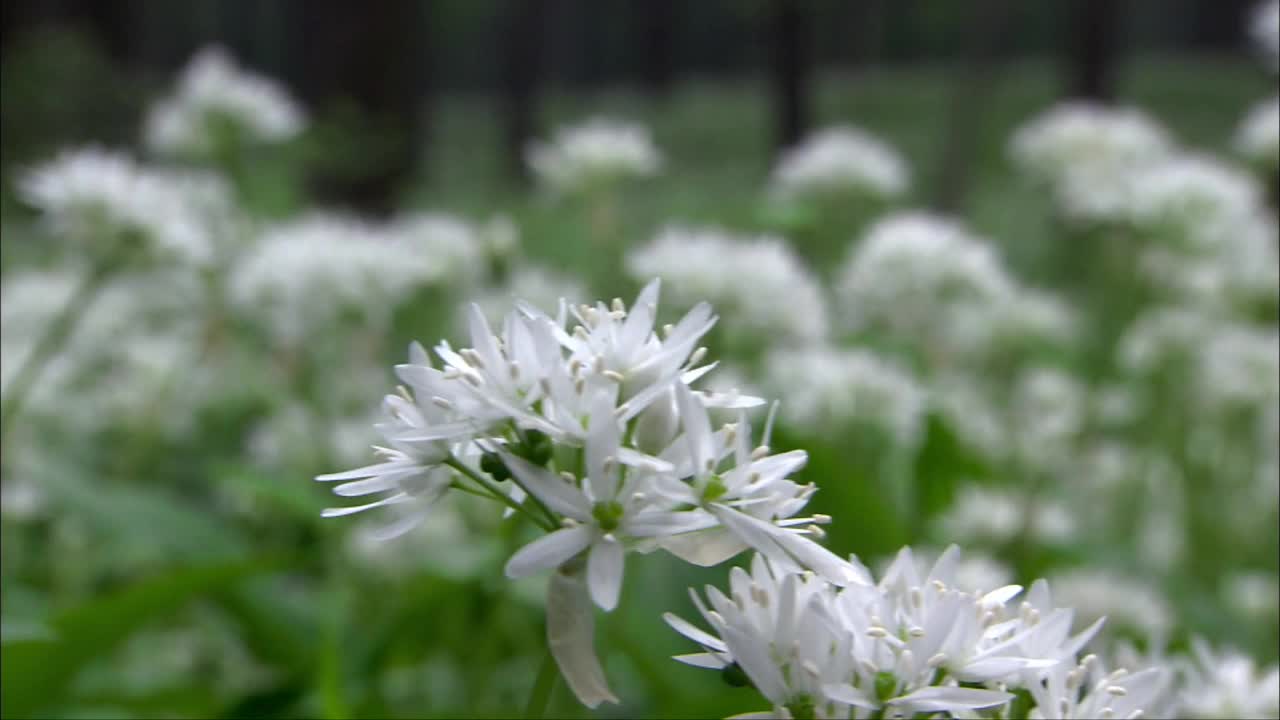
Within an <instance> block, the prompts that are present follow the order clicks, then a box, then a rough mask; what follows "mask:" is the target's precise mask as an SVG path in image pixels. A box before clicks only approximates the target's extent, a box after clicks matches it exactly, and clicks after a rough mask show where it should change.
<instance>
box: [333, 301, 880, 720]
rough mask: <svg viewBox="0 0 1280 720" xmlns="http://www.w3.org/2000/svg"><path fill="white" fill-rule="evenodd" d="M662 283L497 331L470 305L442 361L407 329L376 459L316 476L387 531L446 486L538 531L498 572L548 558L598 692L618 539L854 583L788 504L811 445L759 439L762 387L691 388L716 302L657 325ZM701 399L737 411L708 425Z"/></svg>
mask: <svg viewBox="0 0 1280 720" xmlns="http://www.w3.org/2000/svg"><path fill="white" fill-rule="evenodd" d="M658 291H659V284H658V281H656V280H655V281H653V282H651V283H650V284H648V285H647V286H646V287H645V288H644V289H643V290H642V291H641V293H640V295H639V296H638V297H637V299H636V301H635V303H634V304H633V305H632V306H631V307H630V308H628V307H627V306H626V305H625V304H624V303H623V302H622V301H621V300H615V301H614V302H613V303H612V304H611V305H606V304H605V303H597V304H596V305H594V306H591V305H581V306H575V307H572V308H570V307H569V306H568V305H567V304H566V303H564V302H563V301H561V304H560V307H559V310H558V311H557V313H556V314H555V316H554V317H553V316H551V315H548V314H546V313H544V312H542V311H540V310H538V309H536V308H534V307H532V306H530V305H528V304H524V303H521V304H519V305H518V306H517V309H516V310H515V311H514V312H512V313H510V314H508V315H507V317H506V318H505V319H504V320H503V321H502V322H501V323H500V324H499V325H498V326H497V327H496V328H494V327H491V326H490V325H489V322H488V321H487V320H486V319H485V317H484V315H483V313H482V312H481V311H480V309H479V308H478V307H474V306H473V308H472V311H471V313H470V317H469V322H468V325H469V331H470V344H471V347H467V348H461V349H456V350H455V349H454V348H453V346H451V345H450V344H449V343H448V342H441V343H440V344H439V345H438V346H437V347H436V348H435V353H436V355H437V356H438V357H439V359H440V360H441V361H442V363H443V369H437V368H436V367H435V366H433V363H432V361H431V358H430V357H429V355H428V354H427V351H426V350H425V349H424V348H423V347H422V346H420V345H417V344H414V345H413V346H412V347H411V349H410V358H409V362H408V363H406V364H403V365H399V366H397V367H396V372H397V375H398V376H399V377H400V379H401V380H402V381H403V382H404V383H405V385H404V386H401V387H400V388H399V389H398V391H397V393H396V394H392V395H388V396H387V397H386V399H385V400H384V405H383V408H384V415H385V419H384V421H383V422H382V423H380V424H378V425H377V426H376V429H377V430H378V432H379V433H380V434H381V435H382V437H383V438H384V442H383V443H382V444H381V445H379V446H375V447H376V449H377V453H378V455H379V458H380V460H379V462H377V463H375V464H372V465H368V466H365V467H362V468H357V469H354V470H348V471H345V472H339V473H332V474H329V475H322V476H320V477H318V478H317V479H318V480H321V481H325V482H335V483H337V485H336V486H335V488H334V492H335V493H336V494H337V495H339V496H342V497H352V498H362V499H364V500H368V499H369V498H370V497H372V498H374V499H373V500H372V501H370V502H364V503H363V504H359V505H354V506H349V507H339V508H333V509H330V510H326V511H325V513H324V514H325V515H326V516H330V517H332V516H338V515H348V514H352V513H358V512H362V511H365V510H370V509H373V508H377V507H384V506H395V509H396V510H398V511H399V512H398V513H396V515H397V516H398V517H396V518H395V519H394V520H393V522H392V524H391V526H390V527H389V528H388V529H387V531H386V534H387V535H388V536H390V535H394V534H398V533H402V532H406V531H408V530H410V529H412V528H413V527H415V526H416V525H417V524H418V523H419V522H422V521H423V519H424V518H429V516H428V511H429V509H430V508H431V507H432V506H433V505H434V504H435V503H437V502H439V501H440V500H441V499H442V497H443V496H444V495H445V494H446V493H447V492H448V491H449V490H450V489H452V488H461V489H464V490H467V491H468V492H472V493H479V494H482V495H488V496H490V497H491V498H493V499H495V500H497V501H499V502H501V503H503V504H504V505H506V506H507V508H508V511H509V512H518V513H521V514H522V515H524V516H526V517H528V518H530V519H531V520H532V521H533V522H534V523H535V524H536V525H538V526H539V527H541V528H542V529H544V530H546V531H547V534H546V535H544V536H542V537H541V538H539V539H537V540H534V541H533V542H531V543H529V544H527V545H525V546H524V547H523V548H521V549H520V550H518V551H517V552H516V553H515V554H514V555H512V556H511V558H509V560H508V561H507V566H506V572H507V575H508V576H510V577H522V576H525V575H528V574H531V573H535V572H538V571H540V570H554V572H553V574H552V581H551V584H550V586H549V590H548V592H549V594H548V601H547V613H548V616H547V617H548V620H547V628H548V642H549V645H550V647H551V650H552V653H553V654H554V655H555V657H556V660H557V662H558V664H559V666H560V668H561V671H562V673H563V674H564V676H565V678H566V680H567V681H568V683H569V685H570V687H571V688H572V689H573V690H574V692H575V693H576V694H577V695H578V697H579V699H580V700H582V702H584V703H585V704H587V705H589V706H592V707H594V706H595V705H597V704H599V703H600V702H604V701H610V700H615V698H614V696H613V694H612V693H611V692H610V691H609V689H608V686H607V684H606V683H605V681H604V676H603V671H602V670H601V668H600V666H599V663H598V661H597V660H596V659H595V653H594V650H593V648H592V647H591V644H592V640H593V638H592V636H593V631H592V619H591V606H592V604H594V605H596V606H599V607H601V608H604V609H605V610H612V609H613V608H614V607H615V606H616V604H617V602H618V598H619V593H620V592H621V588H622V583H623V571H624V562H625V558H626V555H627V554H628V553H629V552H632V551H637V550H638V551H642V552H648V551H652V550H655V549H664V550H667V551H668V552H670V553H671V554H673V555H676V556H677V557H680V558H682V559H684V560H686V561H689V562H693V563H696V564H700V565H713V564H717V563H719V562H722V561H724V560H726V559H728V558H730V557H732V556H733V555H736V554H738V553H739V552H741V551H742V550H744V549H746V548H748V547H750V548H754V549H755V550H757V551H758V552H760V553H761V554H763V555H765V556H766V557H768V558H769V559H770V561H771V562H772V563H774V564H775V565H776V566H777V567H779V568H782V569H785V570H788V571H792V572H799V571H801V570H803V569H811V570H815V571H817V572H819V573H820V574H821V575H822V576H823V577H824V578H826V580H827V581H828V582H831V583H833V584H835V585H839V586H843V585H848V584H856V583H859V582H865V581H866V579H865V577H864V575H865V573H864V572H863V571H862V570H861V568H860V567H858V566H856V565H854V564H852V563H850V562H848V561H845V560H843V559H841V558H839V557H837V556H836V555H834V554H833V553H831V552H830V551H828V550H826V549H825V548H823V547H822V546H821V545H819V544H818V543H816V542H814V541H813V539H812V538H813V537H815V536H817V537H821V535H822V531H821V529H820V528H819V527H818V525H819V524H821V523H824V522H827V521H829V518H827V517H825V516H813V517H799V516H798V514H799V513H800V511H801V510H802V509H803V508H804V506H805V505H806V504H807V502H808V500H809V498H810V497H811V496H812V495H813V493H814V491H815V490H816V488H815V487H814V486H812V485H801V484H798V483H796V482H795V481H793V480H791V479H790V476H791V475H792V474H794V473H795V472H797V471H798V470H799V469H800V468H802V467H803V466H804V464H805V462H806V460H807V455H806V454H805V453H804V452H803V451H798V450H797V451H791V452H786V453H780V454H774V453H772V452H771V450H770V449H769V447H768V436H769V427H768V426H766V428H765V431H764V439H763V443H761V444H756V438H755V437H754V434H753V432H752V429H751V424H750V422H749V421H748V417H747V414H746V410H747V409H749V408H751V407H755V406H758V405H761V404H763V401H762V400H760V399H758V398H752V397H747V396H743V395H735V394H728V395H725V394H719V393H708V392H702V391H696V390H694V389H692V388H691V387H690V384H691V383H693V382H696V381H697V380H698V379H699V378H701V377H702V376H704V375H705V374H706V373H707V372H709V371H710V370H712V369H713V367H714V366H713V365H702V364H701V363H702V361H703V358H704V357H705V355H706V350H705V349H703V348H701V347H699V346H698V342H699V340H700V339H701V338H702V336H703V335H705V334H706V333H707V331H709V330H710V329H711V327H712V325H713V324H714V323H715V321H716V317H715V315H713V314H712V311H711V308H710V306H709V305H707V304H706V303H701V304H699V305H697V306H695V307H694V308H693V309H692V310H690V311H689V312H688V313H687V314H686V315H685V316H684V318H683V319H681V320H680V321H679V322H678V323H676V324H674V325H668V326H666V327H664V328H663V329H662V330H661V331H658V330H657V329H655V320H656V315H657V305H658ZM571 319H572V325H570V320H571ZM710 408H719V409H721V410H728V411H735V412H736V413H737V417H736V421H735V422H732V423H729V424H726V425H721V426H719V427H716V426H714V425H713V424H712V423H711V420H710V415H709V413H708V410H709V409H710Z"/></svg>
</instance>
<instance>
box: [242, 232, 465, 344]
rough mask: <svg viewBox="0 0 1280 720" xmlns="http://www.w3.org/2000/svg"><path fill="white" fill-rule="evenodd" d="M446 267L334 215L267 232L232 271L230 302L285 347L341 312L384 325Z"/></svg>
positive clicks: (401, 242)
mask: <svg viewBox="0 0 1280 720" xmlns="http://www.w3.org/2000/svg"><path fill="white" fill-rule="evenodd" d="M449 271H450V267H449V266H448V265H446V264H444V263H441V262H437V261H436V260H435V259H434V258H432V257H431V256H429V255H426V254H424V253H423V252H422V250H421V248H419V247H417V246H415V244H414V243H413V242H410V241H407V240H406V239H405V238H403V237H400V236H398V235H395V234H393V233H391V232H389V231H388V230H387V229H386V228H383V227H380V226H377V225H373V224H370V223H367V222H364V221H361V220H358V219H356V218H351V217H346V216H341V215H323V214H312V215H305V216H303V217H301V218H298V219H296V220H292V221H290V222H288V223H283V224H280V225H276V226H274V227H270V228H267V229H266V230H264V232H263V233H262V235H261V237H260V238H259V239H258V240H257V242H256V244H255V245H254V246H253V247H252V248H251V249H250V250H249V251H248V252H246V253H245V254H244V255H243V256H242V257H241V258H240V260H239V261H238V262H237V264H236V266H235V267H234V268H232V271H231V277H230V280H229V292H230V294H231V299H232V301H233V303H235V304H236V305H237V306H238V307H240V308H241V309H243V310H246V311H249V312H251V313H252V314H253V315H256V316H260V317H263V318H264V319H265V321H266V323H267V325H268V327H269V328H270V329H271V330H272V331H273V332H275V333H276V334H277V335H278V336H279V337H281V338H284V339H286V340H288V341H290V342H297V341H300V340H301V339H302V338H303V336H305V335H306V334H307V333H309V332H311V331H313V330H317V329H319V328H322V327H327V326H330V325H332V324H334V323H336V322H337V321H338V319H339V318H340V317H341V316H342V315H343V313H344V312H352V313H355V314H357V315H358V316H361V317H364V318H367V319H368V320H371V321H373V322H374V324H375V325H380V324H382V323H385V322H386V321H387V320H388V319H389V317H390V313H391V311H392V310H393V309H394V307H395V304H396V303H397V302H398V301H400V300H401V299H403V298H404V297H405V296H407V294H408V293H409V292H411V291H412V290H414V289H415V288H418V287H421V286H424V285H428V284H431V283H435V282H439V281H441V280H442V279H443V278H444V277H445V276H446V274H447V273H448V272H449Z"/></svg>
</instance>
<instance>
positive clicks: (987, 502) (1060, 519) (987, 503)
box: [938, 484, 1076, 544]
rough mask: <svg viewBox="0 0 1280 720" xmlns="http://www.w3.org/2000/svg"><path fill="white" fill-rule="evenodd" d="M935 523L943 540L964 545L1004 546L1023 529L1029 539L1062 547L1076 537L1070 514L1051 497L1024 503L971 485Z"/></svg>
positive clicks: (1006, 492)
mask: <svg viewBox="0 0 1280 720" xmlns="http://www.w3.org/2000/svg"><path fill="white" fill-rule="evenodd" d="M1028 508H1030V511H1031V514H1032V515H1031V519H1030V522H1028V520H1027V518H1026V513H1027V510H1028ZM938 524H939V525H940V527H941V528H942V529H943V535H944V536H945V537H948V538H955V539H957V540H961V541H968V542H989V543H1006V542H1009V541H1011V540H1013V539H1014V538H1015V537H1017V535H1018V534H1019V533H1021V532H1022V531H1023V528H1024V527H1029V528H1030V531H1031V537H1032V538H1034V539H1036V540H1039V541H1041V542H1047V543H1057V544H1062V543H1065V542H1067V541H1069V540H1071V539H1072V538H1073V537H1074V536H1075V534H1076V523H1075V520H1074V518H1073V517H1072V515H1071V513H1070V511H1069V510H1067V508H1065V507H1064V506H1063V505H1062V504H1060V503H1058V502H1056V501H1054V500H1053V499H1051V498H1036V500H1035V502H1033V503H1028V502H1027V501H1026V499H1025V498H1024V497H1023V496H1022V495H1021V494H1020V493H1017V492H1013V491H1009V490H1005V489H1001V488H988V487H983V486H981V485H973V484H968V485H965V486H964V487H963V488H961V489H960V491H959V492H958V493H957V495H956V499H955V500H954V501H953V502H952V504H951V507H950V508H948V509H947V511H946V513H945V514H944V515H943V516H942V517H941V518H939V520H938Z"/></svg>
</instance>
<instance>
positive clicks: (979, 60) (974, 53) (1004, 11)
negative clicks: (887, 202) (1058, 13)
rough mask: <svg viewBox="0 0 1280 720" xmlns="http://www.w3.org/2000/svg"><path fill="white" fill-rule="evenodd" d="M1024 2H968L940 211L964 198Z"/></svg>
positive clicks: (940, 183)
mask: <svg viewBox="0 0 1280 720" xmlns="http://www.w3.org/2000/svg"><path fill="white" fill-rule="evenodd" d="M1020 7H1022V5H1021V4H1019V3H1018V2H1017V0H972V3H971V4H970V5H969V6H968V14H967V17H966V18H965V20H966V25H967V28H966V29H965V33H964V35H965V36H967V37H968V38H970V40H971V42H970V43H969V47H968V51H967V55H968V58H967V60H965V61H964V62H963V63H962V64H961V65H960V69H959V71H958V72H957V73H956V81H955V90H954V91H953V94H952V96H951V112H950V113H948V116H947V127H946V138H945V141H944V142H945V144H944V146H943V150H942V165H941V168H940V170H939V172H938V184H937V188H936V190H935V194H934V207H935V208H937V209H938V210H939V211H941V212H956V211H957V210H959V209H960V206H961V205H962V204H963V203H964V195H965V190H966V188H967V187H968V184H969V180H970V175H971V170H972V168H973V159H974V149H975V147H977V145H978V144H979V138H978V136H979V134H980V133H981V128H982V120H983V118H984V117H985V116H986V108H987V104H988V103H987V100H988V98H989V97H990V94H991V91H992V90H993V89H994V87H995V85H996V82H997V79H998V76H999V74H1000V70H1001V66H1002V65H1003V60H1004V56H1005V52H1006V48H1007V46H1008V41H1009V35H1010V32H1011V31H1012V29H1013V27H1014V16H1015V14H1016V10H1017V9H1018V8H1020Z"/></svg>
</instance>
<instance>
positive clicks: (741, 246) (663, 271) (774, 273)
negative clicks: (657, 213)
mask: <svg viewBox="0 0 1280 720" xmlns="http://www.w3.org/2000/svg"><path fill="white" fill-rule="evenodd" d="M626 266H627V272H628V273H629V274H630V275H631V276H632V277H633V278H647V277H660V278H662V279H663V281H664V282H666V283H667V284H668V286H669V287H672V288H675V292H676V293H677V296H676V298H675V300H676V303H677V304H679V305H682V306H685V307H690V306H692V305H693V304H694V303H695V302H697V301H699V300H701V299H707V300H709V301H711V302H714V303H716V305H717V306H718V307H720V309H721V312H725V313H727V314H728V317H729V318H731V320H732V326H731V327H730V328H729V329H728V332H731V333H738V334H743V335H747V336H749V337H752V338H755V339H757V340H759V339H769V340H771V341H772V340H775V339H776V338H778V337H779V336H781V337H783V338H788V339H792V340H803V341H813V340H819V339H822V338H824V337H826V334H827V325H828V321H827V300H826V297H825V296H824V293H823V288H822V285H821V283H820V282H819V281H818V278H817V277H816V276H815V275H814V273H813V271H811V270H810V269H809V268H807V267H805V264H804V261H803V260H802V259H801V258H800V257H799V256H798V255H796V253H795V251H794V250H792V248H791V247H790V246H789V245H788V244H787V242H786V240H784V239H783V238H780V237H774V236H768V235H765V236H756V237H751V236H739V235H734V234H731V233H728V232H724V231H722V230H719V229H715V228H689V227H679V226H671V227H667V228H665V229H663V230H662V231H661V232H659V233H658V235H657V237H655V238H654V239H653V240H652V241H651V242H650V243H649V244H648V245H646V246H644V247H641V248H638V249H635V250H632V251H631V252H630V253H629V254H628V255H627V261H626Z"/></svg>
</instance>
